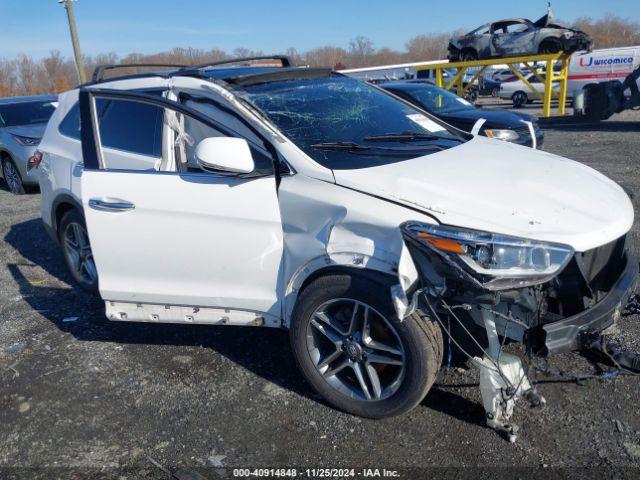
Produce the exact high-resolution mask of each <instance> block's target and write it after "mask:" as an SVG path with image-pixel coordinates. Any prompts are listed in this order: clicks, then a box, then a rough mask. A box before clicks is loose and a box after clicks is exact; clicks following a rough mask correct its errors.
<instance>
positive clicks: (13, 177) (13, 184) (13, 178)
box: [2, 158, 25, 195]
mask: <svg viewBox="0 0 640 480" xmlns="http://www.w3.org/2000/svg"><path fill="white" fill-rule="evenodd" d="M2 174H3V176H4V181H5V182H7V186H8V187H9V190H10V191H11V193H13V194H15V195H24V193H25V189H24V184H23V183H22V176H20V172H19V171H18V169H17V168H16V166H15V165H14V164H13V161H12V160H10V159H8V158H4V159H3V160H2Z"/></svg>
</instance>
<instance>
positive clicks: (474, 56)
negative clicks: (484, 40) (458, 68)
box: [460, 48, 478, 62]
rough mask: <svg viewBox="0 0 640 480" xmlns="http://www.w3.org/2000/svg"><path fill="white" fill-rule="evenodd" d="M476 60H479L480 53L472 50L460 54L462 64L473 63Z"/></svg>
mask: <svg viewBox="0 0 640 480" xmlns="http://www.w3.org/2000/svg"><path fill="white" fill-rule="evenodd" d="M475 60H478V52H476V51H475V50H474V49H472V48H467V49H464V50H462V53H461V54H460V61H461V62H473V61H475Z"/></svg>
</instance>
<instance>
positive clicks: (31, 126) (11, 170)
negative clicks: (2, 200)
mask: <svg viewBox="0 0 640 480" xmlns="http://www.w3.org/2000/svg"><path fill="white" fill-rule="evenodd" d="M57 101H58V97H57V96H55V95H39V96H32V97H13V98H0V162H2V176H3V178H4V180H5V182H6V183H7V186H8V187H9V190H11V192H13V193H15V194H16V195H21V194H23V193H25V187H29V186H36V185H37V184H38V181H37V179H34V178H30V177H28V176H27V161H28V160H29V157H31V155H33V152H34V151H35V149H36V147H37V146H38V144H39V143H40V139H41V138H42V136H43V135H44V130H45V128H46V126H47V122H48V121H49V118H50V117H51V115H52V114H53V112H54V111H55V109H56V105H57Z"/></svg>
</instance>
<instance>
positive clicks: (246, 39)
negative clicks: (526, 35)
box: [0, 0, 640, 58]
mask: <svg viewBox="0 0 640 480" xmlns="http://www.w3.org/2000/svg"><path fill="white" fill-rule="evenodd" d="M552 5H553V10H554V13H555V15H556V17H557V18H562V19H567V20H572V19H574V18H577V17H580V16H591V17H594V18H600V17H602V16H604V15H605V14H606V13H615V14H617V15H619V16H620V17H623V18H626V19H629V20H632V21H636V22H640V6H639V5H640V0H610V1H603V0H555V1H553V4H552ZM75 10H76V17H77V23H78V31H79V35H80V42H81V45H82V48H83V50H84V51H85V53H87V54H96V53H108V52H116V53H117V54H119V55H125V54H127V53H131V52H139V53H153V52H159V51H163V50H168V49H170V48H172V47H196V48H203V49H207V50H208V49H211V48H220V49H223V50H227V51H231V50H233V49H234V48H236V47H245V48H249V49H253V50H262V51H264V52H265V53H279V52H283V51H284V50H286V49H287V48H289V47H296V48H297V49H298V50H301V51H304V50H308V49H311V48H314V47H318V46H322V45H336V46H342V47H347V46H348V44H349V40H350V39H352V38H354V37H356V36H358V35H364V36H366V37H369V38H370V39H371V40H373V42H374V44H375V46H376V47H382V46H387V47H391V48H394V49H404V46H405V43H406V41H407V40H409V39H410V38H411V37H413V36H415V35H418V34H422V33H429V32H433V33H436V32H448V31H451V30H455V29H459V28H461V29H464V30H471V29H472V28H474V27H476V26H478V25H480V24H482V23H486V22H488V21H491V20H496V19H500V18H509V17H529V18H531V19H537V18H538V17H540V16H542V15H543V14H544V13H545V11H546V1H540V0H525V1H523V0H520V1H513V0H485V1H480V0H470V1H468V0H458V1H456V2H452V1H432V0H431V1H430V0H396V1H390V0H385V1H380V0H366V1H356V0H295V1H292V0H279V1H277V0H272V1H257V0H242V1H229V0H225V1H216V0H173V1H170V0H78V1H77V2H75ZM0 19H1V20H2V22H1V23H2V27H1V28H0V57H5V58H12V57H14V56H15V55H17V54H18V53H26V54H29V55H33V56H35V57H42V56H45V55H47V53H48V52H49V51H50V50H53V49H56V50H60V51H61V52H62V53H63V54H65V55H68V56H70V55H71V53H72V52H71V45H70V41H69V32H68V28H67V21H66V15H65V11H64V8H63V7H62V6H61V5H59V4H58V0H0Z"/></svg>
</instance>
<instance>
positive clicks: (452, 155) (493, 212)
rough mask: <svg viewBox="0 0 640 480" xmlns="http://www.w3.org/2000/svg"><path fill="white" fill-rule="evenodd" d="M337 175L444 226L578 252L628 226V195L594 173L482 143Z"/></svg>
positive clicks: (509, 147) (508, 145)
mask: <svg viewBox="0 0 640 480" xmlns="http://www.w3.org/2000/svg"><path fill="white" fill-rule="evenodd" d="M334 175H335V179H336V183H337V184H338V185H343V186H345V187H349V188H354V189H357V190H360V191H362V192H366V193H369V194H372V195H376V196H379V197H382V198H387V199H389V200H393V201H395V202H399V203H402V204H405V205H407V206H410V207H412V208H417V209H419V210H422V211H424V212H426V213H428V214H430V215H431V216H433V217H435V218H436V219H437V220H438V221H439V222H441V223H444V224H447V225H453V226H459V227H465V228H471V229H475V230H483V231H488V232H494V233H502V234H506V235H514V236H518V237H525V238H531V239H536V240H543V241H548V242H556V243H563V244H566V245H570V246H572V247H573V248H574V249H575V250H576V251H579V252H583V251H586V250H590V249H592V248H595V247H598V246H601V245H604V244H605V243H608V242H611V241H613V240H615V239H617V238H619V237H621V236H622V235H624V234H626V233H627V232H628V231H629V230H630V229H631V226H632V224H633V206H632V204H631V201H630V199H629V197H628V196H627V194H626V193H625V192H624V190H622V188H621V187H620V186H619V185H618V184H616V183H615V182H613V181H612V180H609V179H608V178H607V177H605V176H604V175H602V174H600V173H598V172H597V171H595V170H593V169H592V168H590V167H587V166H586V165H583V164H581V163H578V162H574V161H573V160H568V159H566V158H563V157H559V156H556V155H552V154H550V153H547V152H542V151H539V150H533V149H531V148H526V147H522V146H519V145H514V144H511V143H507V142H501V141H499V140H490V139H487V138H483V137H475V138H474V139H473V140H471V141H469V142H467V143H465V144H463V145H460V146H459V147H456V148H450V149H448V150H445V151H442V152H438V153H435V154H431V155H427V156H424V157H418V158H414V159H411V160H406V161H403V162H398V163H393V164H389V165H383V166H377V167H371V168H363V169H355V170H334Z"/></svg>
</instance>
